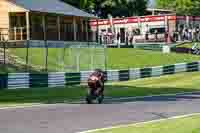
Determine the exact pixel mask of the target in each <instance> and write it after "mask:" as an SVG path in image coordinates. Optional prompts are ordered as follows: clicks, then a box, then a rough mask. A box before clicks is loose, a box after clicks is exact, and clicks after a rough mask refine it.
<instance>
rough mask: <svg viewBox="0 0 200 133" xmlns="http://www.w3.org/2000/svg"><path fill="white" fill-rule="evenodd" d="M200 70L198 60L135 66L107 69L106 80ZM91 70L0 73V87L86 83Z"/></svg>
mask: <svg viewBox="0 0 200 133" xmlns="http://www.w3.org/2000/svg"><path fill="white" fill-rule="evenodd" d="M195 71H200V62H192V63H179V64H174V65H167V66H157V67H151V68H142V69H140V68H136V69H129V70H108V71H106V72H105V79H106V81H128V80H135V79H140V78H148V77H158V76H161V75H169V74H175V73H180V72H195ZM91 73H92V71H84V72H80V73H63V72H57V73H44V74H33V73H9V74H0V89H6V88H8V89H17V88H34V87H37V88H38V87H64V86H69V85H80V84H81V83H86V82H87V78H88V76H89V75H90V74H91Z"/></svg>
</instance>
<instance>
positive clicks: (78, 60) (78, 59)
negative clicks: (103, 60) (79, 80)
mask: <svg viewBox="0 0 200 133" xmlns="http://www.w3.org/2000/svg"><path fill="white" fill-rule="evenodd" d="M76 66H77V72H79V71H80V53H78V54H76Z"/></svg>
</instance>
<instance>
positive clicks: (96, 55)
mask: <svg viewBox="0 0 200 133" xmlns="http://www.w3.org/2000/svg"><path fill="white" fill-rule="evenodd" d="M0 50H1V54H0V59H1V60H0V61H1V64H3V63H4V61H3V59H4V58H3V56H4V54H3V51H4V49H2V48H1V49H0ZM6 64H12V65H13V66H15V67H17V66H23V69H21V70H20V71H22V72H25V71H49V72H79V71H89V70H94V69H97V68H100V69H105V50H104V48H9V49H6Z"/></svg>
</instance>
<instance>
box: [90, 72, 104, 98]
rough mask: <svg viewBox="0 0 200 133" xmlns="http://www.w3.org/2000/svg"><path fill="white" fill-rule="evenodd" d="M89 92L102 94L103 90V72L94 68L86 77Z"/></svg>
mask: <svg viewBox="0 0 200 133" xmlns="http://www.w3.org/2000/svg"><path fill="white" fill-rule="evenodd" d="M88 86H89V88H90V90H89V93H90V94H92V95H100V94H103V91H104V73H103V71H102V70H100V69H96V70H95V71H94V72H93V73H92V74H91V75H90V76H89V78H88Z"/></svg>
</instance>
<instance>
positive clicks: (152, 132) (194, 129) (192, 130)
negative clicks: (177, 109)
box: [93, 115, 200, 133]
mask: <svg viewBox="0 0 200 133" xmlns="http://www.w3.org/2000/svg"><path fill="white" fill-rule="evenodd" d="M199 122H200V115H195V116H191V117H186V118H180V119H173V120H172V119H171V120H166V121H161V122H154V123H148V124H140V125H129V126H127V127H121V128H115V129H108V130H102V131H97V132H93V133H161V132H162V133H199V130H200V125H199Z"/></svg>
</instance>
